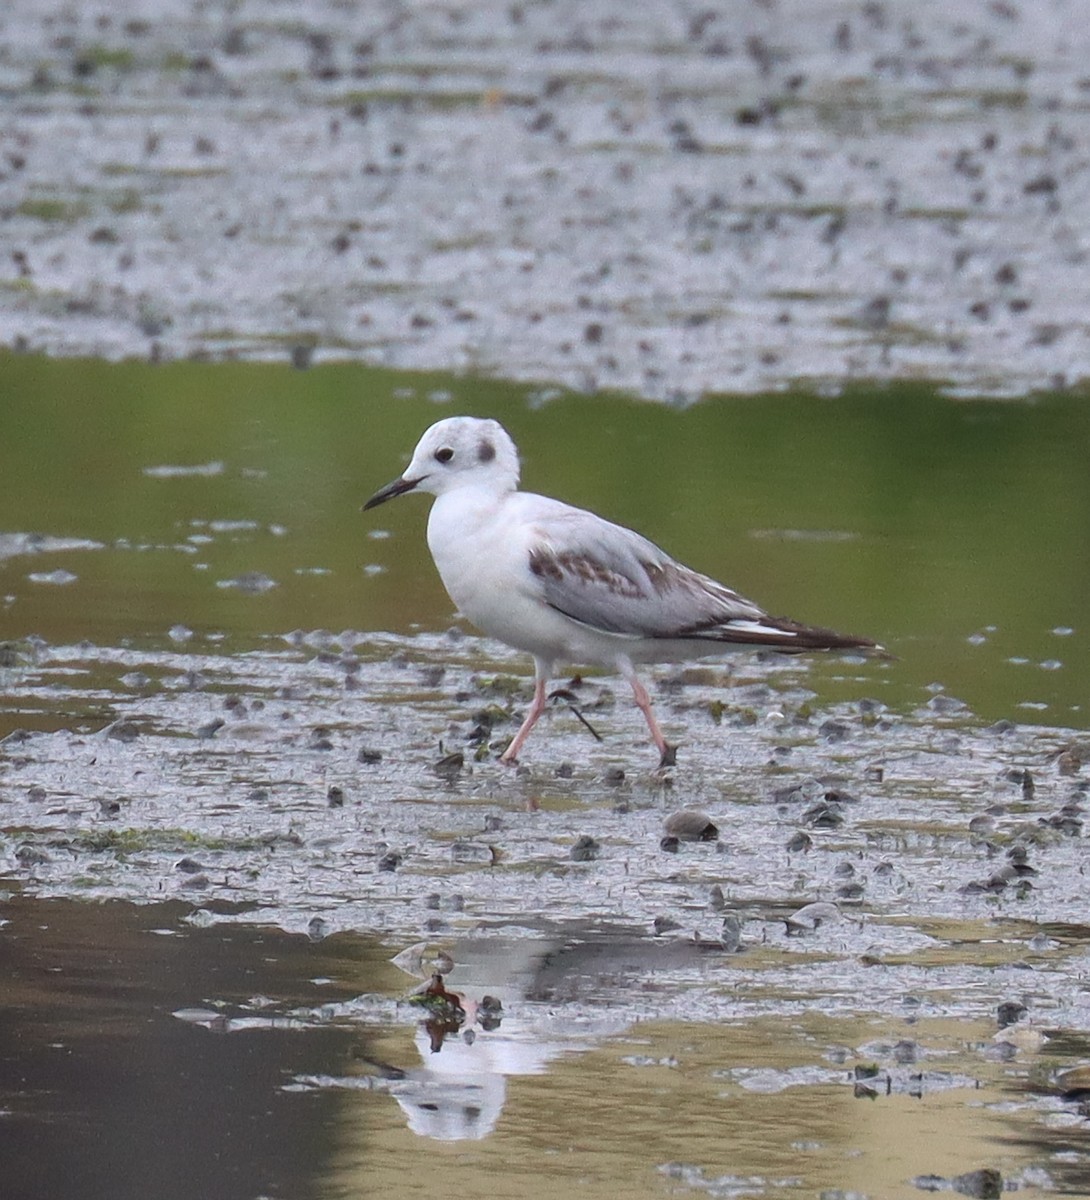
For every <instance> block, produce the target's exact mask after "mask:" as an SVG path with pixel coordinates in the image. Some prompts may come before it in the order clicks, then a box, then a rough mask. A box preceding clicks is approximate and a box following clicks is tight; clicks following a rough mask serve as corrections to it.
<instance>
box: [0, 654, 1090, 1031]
mask: <svg viewBox="0 0 1090 1200" xmlns="http://www.w3.org/2000/svg"><path fill="white" fill-rule="evenodd" d="M343 636H344V640H345V642H347V643H348V644H349V645H350V647H351V648H350V649H345V648H344V647H343V646H342V645H341V643H340V642H338V641H337V640H336V639H333V638H330V637H329V635H324V636H319V641H320V642H322V643H323V644H324V646H325V648H324V649H322V650H320V651H317V652H316V651H315V649H314V647H313V646H307V645H306V644H305V643H306V640H307V639H306V638H305V637H301V638H300V641H299V644H298V645H287V644H285V643H284V642H278V643H276V644H271V645H269V646H268V648H266V649H264V650H256V651H254V652H252V653H248V654H239V655H233V656H220V655H218V654H216V653H215V652H214V651H213V652H210V653H207V654H206V653H200V654H190V653H179V652H177V651H167V650H143V651H142V650H139V649H116V648H115V649H110V650H104V649H96V648H93V647H90V646H84V647H56V648H49V647H38V648H37V649H34V648H29V649H28V650H27V653H29V654H33V656H34V658H35V660H36V661H34V662H33V663H27V662H21V663H20V664H18V665H15V666H8V667H7V668H5V675H6V676H7V679H6V691H7V696H8V704H9V706H10V708H11V711H9V713H8V714H7V716H6V717H5V722H6V724H8V725H9V727H10V726H11V725H13V723H15V722H21V724H20V725H19V727H18V728H10V731H9V732H8V733H7V735H6V737H5V738H4V740H3V743H2V753H3V758H2V760H0V761H2V777H0V783H2V786H3V789H4V800H5V805H4V809H5V821H4V830H3V850H4V855H5V858H6V860H7V863H8V866H9V868H10V871H9V873H10V874H11V877H12V878H13V879H17V880H18V881H19V885H20V887H21V889H22V890H23V892H24V893H33V894H36V895H39V896H42V897H70V898H84V899H88V900H104V899H118V898H125V899H129V900H132V901H134V902H138V903H143V902H147V901H150V900H154V899H163V898H164V897H174V898H182V899H185V900H186V901H187V902H190V903H192V904H193V906H194V909H202V908H205V907H206V906H207V913H206V916H207V919H208V920H215V919H217V918H216V916H215V905H216V902H218V901H224V902H227V903H229V904H230V905H231V906H233V908H234V910H235V911H234V915H233V916H232V918H231V919H232V920H245V921H247V922H254V923H264V924H272V925H276V926H279V927H280V928H282V929H284V930H286V931H291V932H297V933H307V932H309V933H311V934H312V935H314V934H317V935H318V936H324V935H327V934H330V933H334V932H337V931H339V930H344V929H350V930H356V931H365V932H367V933H371V934H375V935H379V936H382V937H385V938H387V939H389V940H390V943H391V944H392V945H394V946H397V945H399V944H400V943H401V942H405V943H406V944H408V943H410V942H417V941H419V940H420V939H421V938H422V937H425V938H427V937H429V936H432V935H434V937H435V938H437V939H439V940H442V939H443V938H448V937H453V936H462V935H467V934H473V935H475V936H489V935H491V934H493V933H498V932H501V931H502V932H503V933H504V934H505V935H506V936H508V937H514V936H518V937H521V936H525V937H527V938H530V939H533V938H535V937H538V936H541V935H542V933H543V931H546V930H548V929H550V928H551V927H553V926H556V927H558V928H562V927H564V926H565V925H568V924H571V923H573V922H582V923H589V924H591V925H598V926H602V927H615V928H616V929H617V930H622V929H623V930H625V931H627V932H628V933H630V934H632V935H633V936H638V937H639V938H645V939H655V938H663V939H666V940H667V941H683V942H691V943H696V944H698V945H700V946H701V947H703V946H705V945H707V946H708V947H710V948H712V949H713V950H715V951H716V953H715V954H713V955H712V957H711V959H709V960H707V961H714V962H717V963H719V964H720V966H719V968H718V969H720V970H721V971H723V972H724V973H725V975H724V976H723V978H729V980H730V986H729V989H727V992H725V993H724V994H722V995H720V996H719V997H718V999H716V994H717V990H718V989H717V988H716V987H712V988H711V989H709V988H708V979H707V978H706V976H705V974H704V972H705V970H706V967H707V961H705V962H704V963H703V965H702V968H701V970H700V972H699V973H698V978H699V981H700V986H699V987H698V988H697V989H696V990H695V991H694V993H693V997H692V1002H693V1003H694V1004H695V1005H696V1006H697V1007H696V1009H695V1010H694V1011H701V1009H702V1006H704V1005H708V1004H710V1005H712V1006H713V1009H714V1006H715V1005H716V1004H719V1003H723V1004H726V1005H727V1006H728V1007H729V1010H730V1011H731V1012H732V1013H733V1014H734V1015H739V1014H742V1013H744V1012H745V1010H746V1006H747V1003H749V1002H748V1001H747V999H746V995H747V992H748V991H749V990H750V989H754V998H753V1001H752V1002H753V1003H754V1004H757V1005H758V1006H760V1005H761V1004H763V1003H765V1000H764V991H765V988H766V987H767V986H768V985H769V984H770V983H771V982H772V981H773V980H776V979H780V978H785V977H787V976H789V977H790V978H791V979H792V980H793V985H792V986H793V987H795V988H799V989H801V992H800V994H801V995H802V996H803V997H804V999H803V1001H802V1003H803V1004H809V1003H810V1002H811V1000H812V999H813V998H814V997H817V996H821V997H822V1002H823V1004H824V1005H826V1006H828V1005H833V1006H835V1005H838V1004H846V1005H847V1006H849V1007H851V1008H854V1007H855V1006H857V1005H858V1004H859V1002H860V997H861V996H863V995H866V996H869V997H870V998H871V1001H872V1002H873V1003H875V1004H876V1006H877V1007H882V1006H883V1005H884V1004H887V1003H895V1002H897V1003H899V1002H900V998H901V997H902V996H903V995H904V994H905V993H906V992H912V991H916V990H917V989H918V988H921V987H923V988H924V989H925V991H928V992H929V993H931V992H932V989H934V990H933V993H932V999H931V1001H930V1002H931V1003H934V1004H935V1005H937V1006H938V1007H939V1008H940V1009H941V1010H942V1011H943V1012H945V1013H954V1014H970V1013H972V1014H976V1015H979V1014H980V1013H981V1012H982V1011H983V1012H990V1011H991V1010H992V1009H993V1008H994V1005H995V1004H997V1003H999V1002H1000V1001H1001V1000H1003V999H1009V998H1011V997H1012V996H1013V997H1015V998H1019V999H1023V998H1027V997H1028V998H1032V1005H1031V1007H1033V1008H1034V1009H1035V1010H1036V1011H1037V1012H1038V1014H1039V1015H1041V1016H1044V1014H1046V1013H1047V1014H1049V1017H1050V1019H1055V1020H1057V1021H1059V1022H1061V1023H1064V1022H1070V1021H1074V1020H1076V1019H1078V1020H1080V1021H1081V1019H1082V1017H1083V1016H1085V1014H1084V1013H1083V1007H1084V1005H1085V1004H1086V1000H1085V998H1082V997H1081V996H1080V994H1079V993H1078V992H1076V991H1072V990H1071V989H1070V988H1069V987H1068V986H1067V983H1069V981H1070V977H1071V974H1070V973H1071V972H1072V970H1075V969H1077V964H1078V962H1079V960H1080V956H1081V954H1082V950H1081V948H1080V941H1081V937H1082V935H1081V934H1080V930H1082V929H1083V921H1084V918H1085V912H1084V907H1085V906H1084V898H1083V896H1082V889H1081V887H1080V886H1079V882H1078V881H1079V879H1080V878H1081V876H1080V874H1079V871H1080V863H1081V854H1082V839H1083V804H1084V801H1085V793H1086V790H1087V785H1086V779H1085V772H1084V767H1083V761H1084V759H1085V758H1086V756H1087V754H1088V747H1087V744H1086V742H1085V740H1080V739H1079V735H1078V734H1076V733H1074V732H1072V731H1070V730H1061V729H1050V728H1047V727H1039V726H1033V727H1030V726H1018V725H1013V724H1010V723H1008V722H1000V723H999V724H997V725H992V726H988V727H981V726H980V724H979V723H977V722H974V720H973V718H972V717H971V715H970V714H968V713H966V712H965V711H964V709H963V706H962V705H960V704H959V702H957V701H956V700H954V699H953V698H952V697H948V696H946V695H944V694H943V693H941V692H938V693H936V694H935V695H934V696H932V697H930V698H929V699H927V698H925V701H926V702H925V703H922V704H921V707H920V709H919V710H918V711H917V712H915V713H908V714H897V713H894V712H892V711H890V710H887V709H886V708H885V706H883V705H882V704H881V703H879V702H877V701H873V700H870V701H868V700H865V699H861V700H860V701H858V702H853V703H848V704H843V705H831V706H828V707H823V708H815V707H813V703H814V694H813V693H812V692H810V691H809V690H807V688H806V686H805V684H806V677H805V672H804V671H803V669H802V668H801V667H799V666H798V665H797V664H790V663H789V664H786V665H785V664H782V663H780V662H776V661H775V660H769V661H768V662H759V661H754V662H751V663H748V664H745V665H741V666H739V668H738V670H739V672H740V674H739V676H738V677H736V678H735V679H734V680H730V679H729V677H728V675H727V673H726V671H725V669H724V668H722V667H720V666H718V665H713V666H698V667H687V668H682V669H679V670H678V671H676V672H674V673H672V674H671V673H666V674H662V675H660V677H659V679H658V682H657V686H656V693H657V695H658V697H659V712H660V719H661V721H662V723H663V725H664V728H668V729H671V730H673V731H675V732H677V733H680V734H681V735H682V736H681V741H682V748H681V750H680V753H679V762H680V765H679V766H678V767H677V768H666V769H660V768H658V767H657V766H656V765H655V753H654V751H653V749H652V748H650V747H649V746H647V745H645V744H644V731H643V730H642V729H641V727H640V724H639V714H638V713H636V712H635V710H631V711H630V708H629V705H628V704H627V702H626V700H625V699H623V698H622V697H621V696H618V697H617V700H616V703H615V699H614V691H613V684H614V682H615V681H613V680H609V679H587V680H585V681H581V682H580V683H579V684H577V686H576V687H575V688H574V689H573V695H575V696H577V697H578V704H579V707H580V711H581V712H582V714H583V716H584V717H585V718H586V719H587V720H588V721H589V722H590V723H592V724H593V725H594V726H595V727H596V728H597V729H598V730H599V731H601V733H602V735H603V737H604V738H605V740H604V741H603V742H602V743H596V742H594V741H593V740H592V739H591V738H590V736H589V734H588V733H587V732H586V730H585V729H584V727H583V726H582V725H581V724H580V723H579V721H578V720H576V718H575V716H574V715H573V714H572V713H571V711H570V709H569V708H568V706H567V704H566V703H563V702H560V703H558V705H557V707H556V708H555V710H554V711H553V712H552V714H551V716H550V717H549V718H548V724H547V725H545V726H544V727H543V729H542V731H541V733H540V736H535V740H534V741H533V742H532V743H531V744H530V745H529V746H528V747H527V752H526V753H525V756H524V757H525V763H524V765H523V766H520V767H519V768H517V769H514V770H512V769H509V768H505V767H502V766H501V765H500V764H499V763H498V761H497V755H498V753H499V751H500V750H502V748H503V746H504V745H505V744H506V742H507V740H508V739H509V738H510V736H511V734H512V732H513V730H514V729H515V728H516V727H517V721H518V719H519V717H520V716H521V713H522V711H524V708H525V704H526V702H527V696H528V681H527V680H526V679H525V678H522V677H519V676H516V675H513V674H511V673H509V670H508V668H509V667H510V665H511V663H510V661H509V660H507V659H505V658H504V657H500V658H498V659H497V658H495V657H494V655H495V654H496V653H497V648H496V647H495V646H494V644H492V643H480V642H479V641H478V640H477V639H475V638H469V637H465V636H463V635H458V636H457V637H453V638H451V637H448V636H446V635H440V636H435V635H421V636H420V637H418V638H414V639H408V640H405V639H394V638H391V637H389V636H385V637H377V636H370V637H367V636H364V635H343ZM881 669H882V667H881V666H880V665H879V666H876V665H874V664H870V663H863V662H860V663H852V662H851V661H848V662H846V663H845V664H844V670H846V671H848V672H849V673H850V674H851V676H852V677H859V686H860V690H861V691H862V690H863V689H865V687H866V674H867V673H868V672H870V671H880V670H881ZM728 682H729V683H730V686H729V687H726V688H725V687H724V685H726V684H727V683H728ZM19 710H21V712H20V711H19ZM681 810H695V811H696V812H698V813H702V814H704V817H703V818H701V819H696V818H693V819H692V820H691V821H689V822H686V820H685V819H684V818H682V819H681V820H680V823H678V822H675V823H674V824H669V821H668V819H669V818H671V815H672V814H676V813H677V812H678V811H681ZM708 825H711V826H712V828H710V829H709V828H707V826H708ZM814 903H820V904H822V905H825V906H826V907H824V908H822V909H819V910H811V911H810V913H809V915H807V914H806V913H805V912H804V913H803V915H802V917H801V918H799V919H798V920H792V919H791V918H792V914H795V913H796V910H799V909H802V908H803V907H804V906H806V905H811V904H814ZM724 919H726V932H724ZM974 931H975V932H974ZM652 944H659V943H658V942H652V941H649V942H648V946H650V945H652ZM742 949H745V951H746V953H744V954H739V953H738V951H740V950H742ZM815 952H816V953H815ZM831 962H835V969H834V968H833V967H832V966H831ZM944 963H946V964H948V966H945V967H944V965H943V964H944ZM1027 963H1028V964H1029V968H1030V969H1026V967H1027ZM749 971H753V972H754V973H753V975H752V976H750V977H749V979H748V981H747V980H746V976H747V973H748V972H749ZM785 971H786V972H787V976H783V975H781V973H782V972H785ZM969 980H972V985H971V986H968V981H969ZM910 981H911V983H910ZM682 990H684V989H682ZM1008 992H1009V993H1011V995H1007V993H1008ZM679 1002H680V1001H679V1000H678V998H677V997H673V998H671V999H670V1001H669V1003H670V1005H671V1006H672V1007H673V1009H674V1011H675V1012H676V1011H677V1009H676V1005H677V1004H678V1003H679ZM777 1003H778V1004H786V1005H787V1006H788V1007H790V1004H791V1002H790V1001H788V1000H786V999H781V1000H780V1001H778V1002H777ZM709 1011H710V1010H709Z"/></svg>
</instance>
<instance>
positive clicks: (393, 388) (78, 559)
mask: <svg viewBox="0 0 1090 1200" xmlns="http://www.w3.org/2000/svg"><path fill="white" fill-rule="evenodd" d="M0 393H2V395H3V397H4V401H3V410H2V413H0V428H2V433H3V437H2V440H0V480H2V486H3V496H4V503H3V509H2V512H3V519H2V528H0V534H6V533H10V534H26V533H36V534H42V535H45V536H46V537H47V538H49V539H61V543H60V545H61V547H62V548H60V549H57V550H55V551H48V547H50V546H52V545H57V544H58V543H51V542H47V543H45V545H46V547H47V552H40V553H36V554H25V553H21V554H12V556H11V557H3V558H0V595H2V596H3V600H2V607H0V638H7V639H18V638H21V637H25V636H26V635H28V634H31V633H36V634H39V635H40V636H42V637H44V638H45V639H46V640H47V641H49V642H57V641H61V642H78V641H80V640H83V639H90V640H91V641H93V642H95V643H97V644H113V643H114V642H117V641H120V640H128V641H132V640H134V639H135V640H136V641H138V642H141V643H145V644H146V643H148V642H153V643H154V642H163V641H164V637H165V634H166V632H167V630H169V629H170V628H171V627H172V626H175V625H179V624H181V625H184V626H186V627H188V628H189V629H192V630H194V631H195V632H196V633H197V634H198V635H206V634H215V635H222V636H223V637H224V638H226V639H227V643H226V644H227V646H228V648H231V647H234V648H243V647H249V646H252V645H253V644H254V643H255V641H256V640H257V639H260V638H262V637H264V636H266V635H276V634H283V633H286V632H288V631H290V630H292V629H296V628H303V629H315V628H325V629H329V630H332V631H334V632H338V631H340V630H343V629H358V630H362V631H372V630H376V629H377V630H389V631H392V632H395V633H410V632H412V631H415V630H442V629H444V628H446V627H447V626H448V625H449V623H450V620H451V615H452V612H451V605H450V603H449V601H448V600H447V597H446V596H445V594H444V592H443V590H442V588H441V586H440V584H439V582H438V580H437V578H436V576H435V573H434V569H433V567H432V565H431V562H430V560H429V558H428V555H427V550H426V547H425V545H424V538H423V526H424V521H425V512H426V502H425V501H423V500H420V499H416V498H408V499H405V500H402V501H400V502H399V503H398V504H396V505H392V506H390V507H388V508H384V509H383V510H381V511H380V512H377V513H373V514H367V515H366V516H364V515H361V514H360V512H359V505H360V503H361V501H362V500H364V499H365V498H366V497H367V496H369V495H370V494H371V492H372V491H373V490H374V489H375V488H376V487H377V486H378V485H379V484H380V483H384V482H386V481H387V480H388V479H390V478H392V477H393V476H394V475H396V474H397V473H398V472H399V471H400V470H401V467H402V466H403V464H404V462H405V460H406V458H407V455H408V454H409V452H410V451H411V449H412V447H413V445H414V444H415V442H416V439H417V437H418V436H419V434H420V432H422V430H423V429H424V428H425V427H426V426H427V425H428V424H429V423H430V422H431V421H433V420H435V419H438V418H439V417H440V416H443V415H450V414H452V413H455V412H468V413H473V414H478V415H494V416H496V417H498V418H500V419H501V420H502V421H504V422H505V423H506V424H507V425H508V426H509V427H510V429H511V431H512V433H513V435H514V436H515V439H516V441H517V442H519V444H520V447H521V449H522V452H523V459H524V470H523V482H524V486H526V487H528V488H529V489H531V490H537V491H542V492H545V493H547V494H552V495H557V496H560V497H562V498H564V499H567V500H569V501H571V502H573V503H577V504H582V505H585V506H587V507H590V508H594V509H596V510H597V511H600V512H602V513H603V514H604V515H607V516H609V517H611V518H612V519H614V520H617V521H620V522H621V523H624V524H629V525H632V526H634V527H636V528H638V529H640V530H641V531H642V532H644V533H646V534H647V535H649V536H650V537H652V538H653V539H654V540H656V541H658V542H659V543H660V544H662V545H663V546H665V547H666V548H667V549H669V550H670V551H671V553H673V554H674V555H675V556H676V557H679V558H681V559H682V560H683V561H686V562H688V563H690V564H691V565H693V566H695V567H697V568H699V569H701V570H703V571H705V572H707V573H709V574H711V575H713V576H716V577H718V578H720V579H722V580H723V581H724V582H726V583H728V584H731V585H732V586H734V587H736V588H738V590H740V591H742V592H743V593H744V594H748V595H750V596H752V597H753V598H754V599H756V600H758V601H759V602H761V603H763V604H764V605H765V606H766V607H767V608H769V609H770V610H771V611H773V612H782V613H787V614H790V615H794V616H796V617H799V618H802V619H806V620H810V621H813V622H815V623H821V624H828V625H832V626H834V627H839V628H843V629H846V630H849V631H853V632H861V633H867V634H869V635H871V636H873V637H876V638H878V639H879V640H881V641H882V642H883V643H884V644H885V645H886V646H887V647H888V648H889V649H891V650H892V651H893V652H894V653H895V654H897V655H898V657H899V659H900V661H899V662H898V663H897V664H896V665H895V666H894V667H893V668H892V669H890V670H888V671H886V672H883V673H881V674H880V675H878V674H874V673H872V674H871V675H869V676H868V677H867V678H866V680H865V683H864V685H863V686H864V687H865V689H866V690H867V691H877V692H879V693H880V695H879V697H878V698H880V699H882V700H883V701H885V702H887V703H892V704H894V705H898V706H901V707H906V706H911V705H914V704H916V703H919V702H920V700H921V699H923V698H926V693H925V692H924V691H923V690H922V689H923V688H925V687H926V686H927V685H929V684H932V683H938V684H941V685H943V686H944V687H945V688H946V689H947V690H948V691H949V692H950V693H952V694H954V695H956V696H958V697H960V698H961V699H963V700H965V701H966V702H967V703H969V704H970V706H971V707H972V708H973V709H974V710H975V711H977V712H979V713H980V714H981V715H982V716H984V717H986V718H988V719H997V718H1011V719H1015V718H1016V719H1019V720H1028V721H1034V720H1043V721H1046V722H1048V723H1052V724H1070V725H1075V726H1080V725H1082V724H1084V716H1083V711H1084V710H1083V707H1082V706H1083V705H1084V704H1085V686H1084V681H1085V678H1086V675H1087V672H1088V670H1090V641H1088V637H1087V631H1086V628H1085V613H1086V603H1085V597H1086V596H1087V594H1088V593H1090V554H1088V553H1087V549H1086V547H1087V545H1090V473H1088V472H1087V470H1086V455H1087V450H1088V448H1090V410H1088V409H1087V407H1086V406H1085V404H1083V403H1081V402H1080V401H1079V400H1078V399H1076V398H1073V397H1071V396H1052V397H1050V396H1040V397H1037V398H1035V399H1034V400H1032V401H1025V402H1017V403H1016V402H998V401H980V402H975V403H971V404H970V403H958V402H953V401H950V400H947V399H942V398H939V397H938V396H936V395H935V393H934V392H932V391H931V390H929V389H927V388H923V387H910V386H898V387H893V388H878V389H866V388H860V389H858V390H856V391H855V392H853V393H851V394H850V395H848V396H846V397H843V398H838V399H835V400H831V399H829V400H827V399H821V398H818V397H815V396H813V395H808V394H788V395H774V396H765V397H761V398H760V399H753V398H746V399H731V398H720V399H715V400H709V401H707V402H705V403H702V404H700V405H698V406H696V407H695V408H691V409H688V410H686V411H680V412H679V411H671V410H669V409H664V408H662V407H660V406H654V405H648V404H643V403H639V402H636V401H630V400H625V399H623V398H619V397H596V398H594V399H591V400H588V399H586V398H580V397H575V396H570V397H565V396H559V397H557V398H555V399H553V400H552V401H551V402H549V403H546V404H544V405H542V404H540V402H539V400H540V395H541V394H540V393H538V392H534V391H530V390H527V389H525V388H521V387H514V386H509V385H503V384H498V383H494V382H482V381H475V380H474V381H469V380H464V379H461V380H459V379H453V378H450V377H446V376H404V375H399V374H392V373H386V372H382V371H376V370H366V369H363V368H358V367H348V366H328V367H323V368H320V369H315V370H312V371H308V372H296V371H292V370H290V369H288V368H286V367H276V366H263V365H239V364H226V365H219V366H204V365H196V364H174V365H169V366H163V367H158V368H157V367H152V366H147V365H143V364H132V363H129V364H120V365H107V364H103V363H97V362H86V361H60V362H57V361H49V360H43V359H37V358H30V357H17V356H15V357H13V356H7V357H5V358H2V359H0ZM162 468H168V469H169V468H182V469H183V470H182V471H181V472H177V471H172V470H166V471H163V470H161V469H162ZM193 468H202V469H203V470H201V471H197V472H196V473H193ZM380 532H385V533H388V534H389V536H388V537H384V538H383V539H382V540H378V539H377V538H376V535H377V534H379V533H380ZM67 539H79V540H80V541H81V542H83V541H86V542H91V543H94V547H93V548H79V549H64V548H63V544H64V542H65V541H66V540H67ZM7 542H8V544H7V545H6V546H4V544H3V543H0V553H2V554H5V555H6V554H7V553H8V552H10V551H12V550H19V549H25V548H26V547H25V544H24V543H22V542H19V541H18V539H15V540H14V542H13V540H12V539H10V538H9V539H7ZM58 571H60V572H65V573H67V574H71V575H74V576H76V578H75V579H74V580H71V581H69V582H60V583H58V582H56V580H57V579H61V580H64V579H67V574H64V575H61V576H57V575H55V574H54V573H55V572H58ZM34 577H37V580H36V579H35V578H34ZM43 577H44V581H42V578H43ZM250 577H252V578H253V580H256V584H255V586H254V587H253V588H251V589H249V590H247V588H246V587H238V586H232V585H233V584H234V583H237V581H239V580H240V579H241V580H242V582H243V584H245V583H246V582H247V579H248V578H250ZM50 580H53V582H50ZM272 585H275V586H272ZM167 644H169V643H167ZM814 678H815V679H816V680H818V681H819V686H820V681H821V680H822V678H823V675H822V668H821V667H819V668H818V669H817V670H816V671H815V673H814ZM830 686H834V687H835V685H832V684H830Z"/></svg>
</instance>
